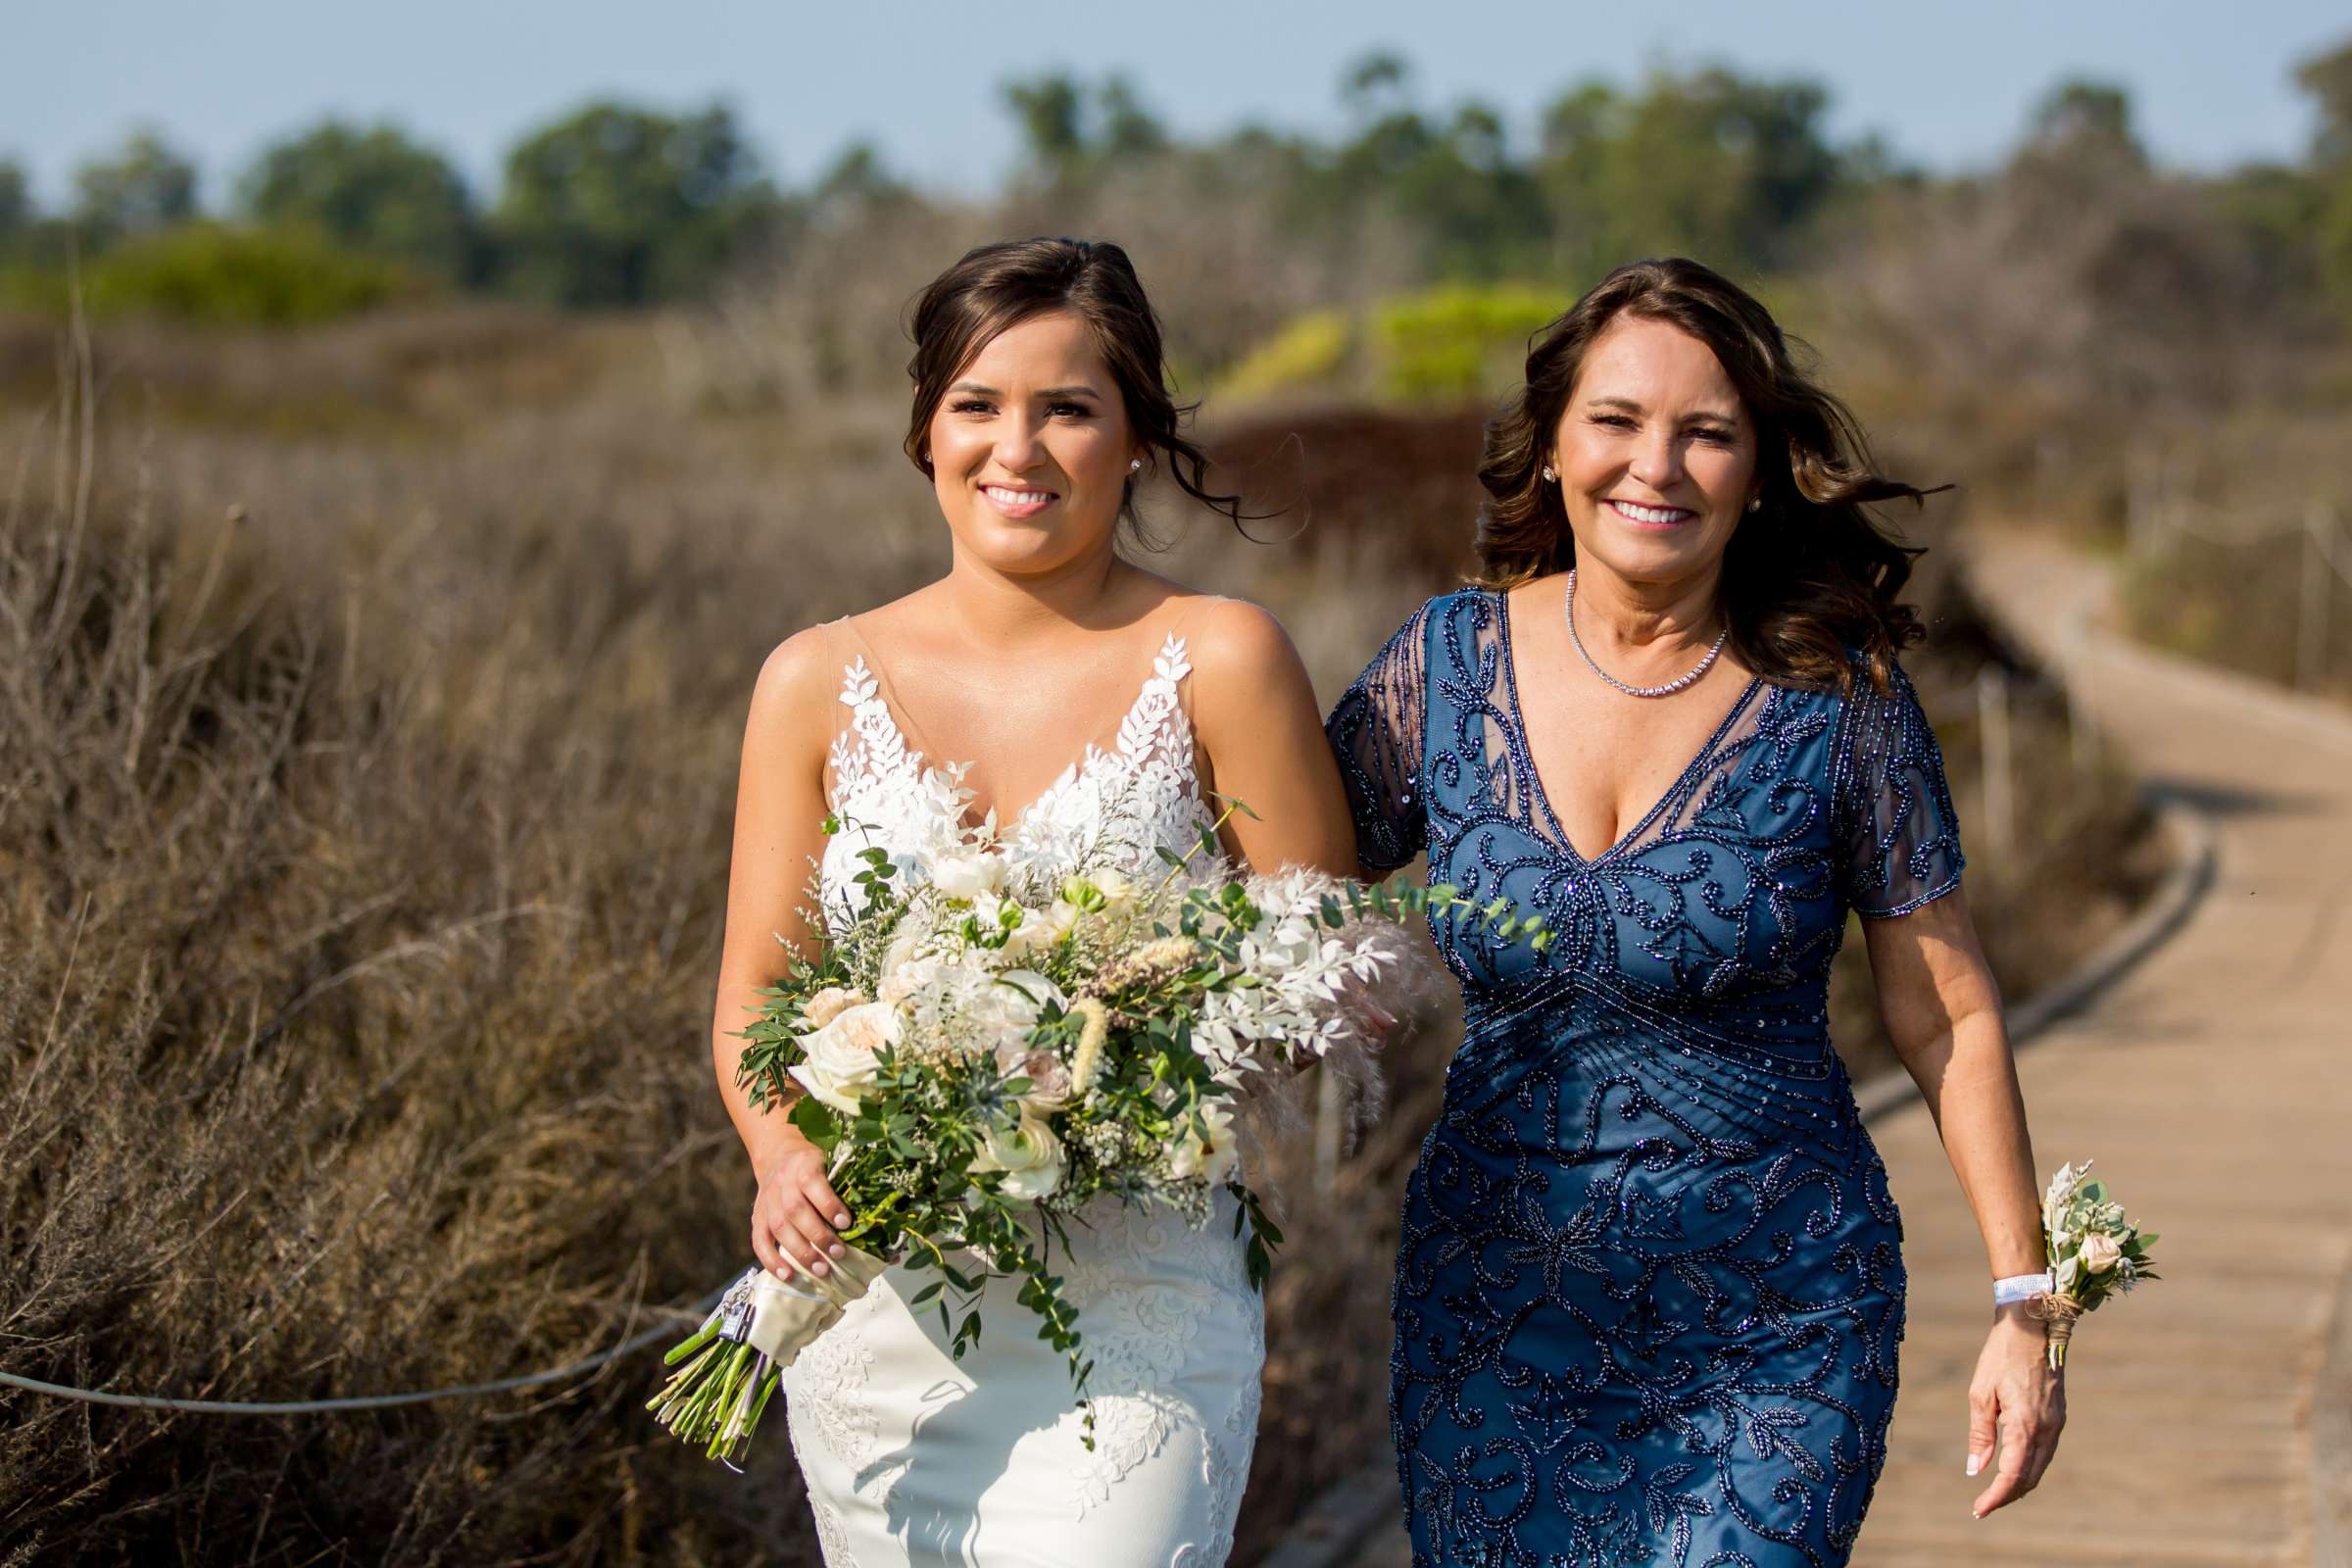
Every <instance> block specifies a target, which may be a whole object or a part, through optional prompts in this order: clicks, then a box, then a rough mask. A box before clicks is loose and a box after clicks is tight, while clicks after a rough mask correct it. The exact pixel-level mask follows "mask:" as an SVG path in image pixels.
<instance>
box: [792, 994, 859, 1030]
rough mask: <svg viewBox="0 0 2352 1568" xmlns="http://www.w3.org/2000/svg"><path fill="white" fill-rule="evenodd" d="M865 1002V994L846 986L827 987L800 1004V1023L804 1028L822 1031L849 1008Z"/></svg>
mask: <svg viewBox="0 0 2352 1568" xmlns="http://www.w3.org/2000/svg"><path fill="white" fill-rule="evenodd" d="M865 1000H866V996H865V993H864V992H862V991H856V990H853V989H851V988H850V987H848V986H827V987H825V989H824V990H822V991H819V992H818V993H817V994H816V995H815V996H813V997H810V998H809V1000H808V1001H807V1002H804V1003H802V1004H801V1023H802V1026H803V1027H804V1028H808V1029H822V1028H823V1027H824V1026H825V1025H827V1024H829V1023H831V1022H832V1021H833V1020H834V1019H835V1018H838V1017H840V1016H841V1015H842V1013H843V1012H845V1011H847V1010H848V1009H849V1008H851V1007H854V1006H856V1005H858V1004H859V1003H861V1002H863V1001H865Z"/></svg>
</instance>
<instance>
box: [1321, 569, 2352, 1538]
mask: <svg viewBox="0 0 2352 1568" xmlns="http://www.w3.org/2000/svg"><path fill="white" fill-rule="evenodd" d="M1976 556H1977V570H1978V580H1979V585H1980V587H1981V588H1982V590H1983V592H1984V596H1985V600H1986V602H1987V603H1988V604H1990V605H1992V606H1994V607H1996V608H1997V609H1998V611H1999V612H2000V613H2001V614H2002V616H2003V618H2004V619H2005V620H2007V621H2008V622H2009V623H2010V624H2011V625H2012V626H2014V627H2015V629H2016V630H2017V632H2018V633H2019V634H2020V635H2021V636H2023V637H2024V638H2025V639H2026V640H2027V641H2028V642H2029V643H2031V644H2033V645H2034V647H2035V650H2036V652H2038V653H2039V654H2041V655H2042V656H2043V657H2044V658H2045V659H2047V660H2049V661H2050V662H2053V663H2054V664H2061V665H2063V666H2064V667H2065V670H2066V673H2067V675H2068V678H2069V681H2070V684H2071V685H2072V686H2073V688H2074V689H2075V690H2076V691H2077V692H2078V694H2079V695H2080V697H2081V698H2082V700H2083V701H2085V702H2087V703H2088V705H2089V706H2090V709H2091V711H2092V712H2093V713H2094V714H2095V717H2096V721H2097V722H2098V724H2099V726H2100V729H2101V731H2102V733H2103V734H2104V735H2105V736H2106V737H2108V740H2109V743H2110V744H2113V745H2116V746H2119V747H2121V748H2123V749H2124V750H2125V751H2126V753H2127V754H2128V755H2129V756H2130V758H2131V760H2132V762H2133V764H2134V766H2135V767H2136V768H2137V769H2138V771H2139V772H2140V773H2141V775H2142V776H2143V777H2145V778H2146V779H2147V780H2148V781H2149V783H2150V784H2151V785H2152V786H2154V787H2156V788H2158V789H2160V790H2165V791H2169V792H2172V793H2174V794H2175V795H2176V796H2177V797H2179V798H2181V799H2184V800H2186V801H2187V802H2188V803H2189V804H2191V805H2192V806H2193V807H2194V808H2195V809H2197V810H2199V811H2200V812H2202V813H2204V814H2205V816H2206V818H2207V819H2208V821H2210V822H2211V823H2212V825H2213V827H2214V829H2215V832H2216V834H2217V846H2216V847H2217V859H2216V867H2215V880H2214V882H2213V885H2212V886H2211V888H2210V889H2209V890H2208V891H2207V892H2206V894H2205V896H2204V897H2203V899H2202V900H2201V901H2199V902H2198V904H2197V905H2196V906H2195V907H2194V908H2193V909H2192V910H2191V911H2190V913H2189V915H2188V917H2187V919H2186V920H2185V921H2184V922H2183V923H2182V924H2181V926H2180V929H2179V930H2178V931H2177V932H2176V933H2175V934H2174V935H2173V936H2172V937H2171V939H2170V940H2169V941H2168V942H2166V943H2165V944H2164V945H2163V946H2162V947H2161V948H2159V949H2158V950H2157V951H2156V952H2155V953H2154V954H2153V955H2152V956H2149V957H2148V958H2147V959H2145V960H2144V961H2143V962H2141V963H2140V964H2139V965H2138V966H2137V967H2136V968H2134V969H2132V970H2131V972H2130V973H2128V974H2127V975H2125V976H2124V977H2123V978H2122V979H2121V980H2119V981H2118V982H2117V983H2116V984H2115V985H2114V986H2112V987H2111V988H2109V989H2108V990H2106V991H2104V992H2102V993H2100V994H2099V996H2098V997H2097V998H2096V1000H2095V1001H2094V1002H2093V1003H2092V1004H2091V1005H2089V1006H2088V1007H2087V1008H2085V1009H2084V1010H2083V1011H2082V1013H2080V1014H2079V1015H2077V1016H2075V1017H2073V1018H2071V1019H2069V1020H2066V1021H2062V1022H2060V1023H2058V1024H2056V1025H2054V1026H2053V1027H2052V1028H2050V1029H2049V1030H2048V1031H2047V1032H2046V1033H2045V1034H2043V1035H2042V1036H2041V1037H2040V1038H2039V1039H2038V1040H2037V1041H2036V1042H2035V1043H2034V1045H2033V1047H2032V1049H2030V1050H2028V1051H2027V1052H2025V1053H2024V1054H2023V1055H2022V1056H2021V1057H2020V1062H2019V1065H2020V1071H2021V1073H2022V1076H2023V1078H2024V1082H2025V1092H2026V1103H2027V1108H2028V1111H2029V1113H2030V1115H2031V1117H2032V1121H2033V1128H2034V1157H2035V1160H2036V1163H2037V1164H2038V1165H2039V1167H2040V1168H2041V1173H2042V1175H2043V1176H2044V1177H2045V1178H2046V1176H2047V1175H2048V1173H2049V1172H2050V1171H2051V1170H2054V1169H2056V1168H2057V1166H2058V1164H2059V1162H2060V1161H2062V1160H2065V1159H2077V1160H2080V1159H2082V1158H2084V1157H2086V1156H2089V1157H2095V1158H2096V1159H2097V1161H2098V1164H2099V1168H2100V1170H2101V1172H2102V1173H2103V1174H2105V1175H2107V1176H2109V1177H2111V1178H2112V1179H2113V1181H2114V1185H2115V1189H2116V1191H2117V1194H2118V1196H2119V1197H2121V1198H2122V1199H2123V1200H2124V1201H2126V1202H2127V1204H2128V1205H2129V1206H2130V1207H2131V1211H2132V1212H2133V1214H2134V1215H2135V1216H2143V1217H2144V1218H2145V1219H2146V1220H2147V1221H2148V1223H2149V1227H2150V1228H2151V1229H2153V1230H2157V1231H2160V1232H2161V1233H2162V1235H2163V1240H2162V1242H2161V1243H2160V1245H2159V1246H2158V1248H2157V1252H2158V1261H2159V1264H2160V1266H2161V1268H2162V1271H2163V1273H2164V1275H2165V1278H2164V1279H2163V1280H2162V1281H2161V1282H2160V1283H2157V1284H2153V1285H2150V1286H2148V1287H2147V1288H2146V1289H2145V1290H2144V1291H2143V1292H2142V1293H2140V1294H2138V1295H2135V1296H2133V1297H2132V1298H2131V1299H2128V1300H2125V1301H2122V1302H2119V1303H2117V1304H2116V1305H2115V1306H2114V1307H2113V1308H2112V1309H2110V1310H2106V1311H2102V1312H2100V1313H2099V1314H2097V1315H2096V1316H2094V1317H2092V1318H2090V1319H2088V1320H2086V1321H2085V1322H2084V1324H2083V1325H2082V1329H2081V1331H2080V1333H2079V1335H2078V1338H2077V1341H2076V1353H2075V1355H2074V1357H2073V1358H2072V1360H2071V1361H2070V1363H2069V1366H2068V1373H2067V1375H2068V1379H2069V1390H2068V1396H2069V1401H2070V1405H2071V1409H2070V1420H2069V1425H2068V1428H2067V1432H2066V1438H2065V1442H2064V1443H2063V1445H2062V1446H2061V1447H2060V1450H2059V1454H2058V1457H2057V1461H2056V1463H2055V1464H2054V1465H2053V1466H2052V1468H2051V1470H2050V1472H2049V1475H2048V1476H2047V1478H2046V1479H2045V1480H2044V1481H2043V1484H2042V1486H2041V1488H2040V1490H2039V1491H2038V1492H2036V1493H2034V1495H2030V1496H2028V1497H2027V1498H2026V1499H2025V1500H2024V1501H2022V1502H2020V1503H2018V1504H2015V1505H2013V1506H2012V1507H2009V1508H2006V1509H2003V1510H2001V1511H2000V1512H1998V1513H1996V1514H1994V1515H1992V1516H1991V1517H1989V1518H1987V1519H1984V1520H1978V1519H1976V1518H1974V1517H1972V1516H1971V1514H1970V1512H1969V1503H1970V1501H1971V1499H1972V1498H1974V1497H1975V1495H1977V1493H1978V1491H1979V1490H1980V1488H1981V1487H1982V1486H1983V1482H1982V1480H1975V1481H1972V1480H1970V1479H1969V1478H1968V1477H1967V1476H1966V1475H1964V1474H1963V1471H1962V1464H1963V1460H1964V1458H1965V1448H1966V1442H1965V1439H1966V1434H1967V1424H1966V1423H1967V1403H1966V1395H1967V1385H1968V1379H1969V1374H1970V1372H1971V1371H1972V1370H1973V1368H1974V1366H1975V1361H1976V1355H1977V1352H1978V1350H1979V1349H1980V1348H1982V1346H1983V1344H1984V1338H1985V1329H1986V1326H1987V1324H1988V1321H1989V1317H1990V1306H1989V1290H1988V1273H1987V1269H1986V1265H1985V1252H1984V1247H1983V1243H1982V1242H1981V1241H1980V1239H1979V1237H1978V1235H1977V1230H1976V1226H1975V1223H1974V1221H1973V1220H1972V1218H1971V1217H1970V1214H1969V1211H1968V1207H1967V1205H1966V1203H1965V1202H1963V1201H1962V1200H1961V1197H1960V1193H1959V1188H1958V1184H1957V1183H1956V1182H1955V1181H1954V1179H1953V1176H1952V1172H1951V1167H1950V1165H1949V1164H1948V1163H1947V1161H1946V1159H1945V1156H1944V1153H1943V1149H1942V1146H1941V1144H1940V1143H1939V1142H1938V1140H1937V1137H1936V1128H1935V1126H1934V1124H1933V1122H1932V1121H1931V1120H1930V1118H1929V1116H1928V1114H1927V1110H1926V1107H1925V1106H1924V1105H1923V1104H1920V1103H1917V1102H1916V1101H1914V1102H1913V1103H1910V1104H1908V1105H1905V1106H1903V1107H1902V1108H1900V1109H1897V1110H1894V1111H1892V1112H1890V1113H1888V1114H1887V1115H1886V1116H1884V1117H1882V1118H1880V1119H1878V1120H1877V1121H1876V1122H1875V1123H1874V1125H1873V1136H1874V1137H1875V1138H1876V1140H1877V1142H1878V1145H1879V1148H1880V1150H1881V1151H1882V1152H1884V1153H1885V1155H1886V1158H1887V1165H1888V1167H1889V1170H1890V1172H1891V1175H1892V1181H1893V1187H1894V1193H1895V1197H1896V1199H1897V1201H1899V1202H1900V1203H1901V1205H1902V1210H1903V1216H1904V1230H1905V1243H1904V1252H1905V1257H1906V1260H1907V1262H1908V1265H1909V1269H1910V1276H1911V1298H1910V1313H1909V1329H1908V1332H1907V1335H1906V1337H1905V1339H1904V1342H1903V1347H1902V1379H1903V1392H1902V1398H1901V1401H1900V1403H1899V1404H1898V1406H1897V1408H1896V1412H1895V1419H1894V1428H1893V1434H1892V1438H1891V1446H1890V1454H1889V1458H1888V1462H1887V1471H1886V1474H1885V1476H1884V1478H1883V1479H1882V1481H1881V1483H1880V1487H1879V1492H1878V1495H1877V1496H1876V1498H1875V1500H1874V1502H1873V1505H1872V1508H1871V1514H1870V1520H1869V1523H1868V1524H1867V1526H1866V1527H1865V1528H1864V1531H1863V1535H1862V1540H1861V1543H1860V1545H1859V1547H1858V1549H1857V1550H1856V1553H1855V1556H1854V1561H1855V1562H1856V1563H1857V1564H1860V1565H1863V1568H1928V1565H1936V1568H1945V1565H1961V1564H1968V1565H1977V1564H1985V1563H1993V1562H2014V1563H2041V1562H2061V1561H2062V1562H2065V1563H2067V1564H2069V1565H2070V1568H2077V1565H2089V1564H2125V1563H2131V1564H2179V1565H2181V1568H2221V1565H2226V1564H2251V1563H2262V1564H2305V1563H2315V1562H2316V1563H2319V1564H2320V1565H2321V1568H2336V1565H2337V1564H2339V1563H2342V1562H2345V1561H2346V1559H2345V1558H2344V1557H2342V1556H2341V1553H2342V1551H2343V1545H2342V1539H2341V1536H2340V1535H2338V1534H2335V1533H2334V1532H2331V1531H2330V1530H2329V1529H2327V1526H2326V1525H2325V1523H2324V1522H2323V1525H2322V1528H2321V1530H2320V1533H2319V1538H2318V1539H2317V1540H2316V1541H2315V1534H2314V1513H2315V1488H2314V1475H2313V1472H2314V1464H2315V1455H2314V1431H2315V1427H2316V1428H2317V1429H2319V1430H2320V1431H2322V1432H2323V1433H2324V1434H2325V1435H2326V1436H2325V1437H2324V1439H2323V1442H2324V1443H2325V1442H2326V1441H2327V1440H2328V1439H2334V1440H2335V1443H2336V1446H2335V1447H2334V1448H2332V1449H2331V1450H2329V1459H2328V1466H2327V1468H2328V1473H2327V1474H2325V1475H2323V1477H2322V1478H2321V1480H2320V1485H2319V1489H2318V1490H2319V1493H2320V1496H2319V1498H2318V1504H2319V1506H2320V1508H2321V1509H2322V1511H2323V1514H2324V1513H2325V1510H2326V1509H2327V1507H2328V1506H2335V1507H2338V1508H2340V1507H2341V1505H2342V1496H2343V1494H2342V1492H2341V1491H2340V1490H2339V1487H2340V1482H2339V1478H2338V1477H2336V1475H2335V1474H2334V1473H2333V1472H2334V1471H2336V1470H2340V1469H2341V1468H2342V1466H2343V1464H2344V1463H2345V1462H2347V1461H2348V1460H2352V1455H2347V1454H2346V1453H2345V1452H2344V1451H2343V1442H2342V1439H2341V1438H2340V1437H2338V1436H2337V1435H2338V1434H2339V1433H2341V1432H2343V1431H2344V1430H2345V1429H2346V1428H2347V1427H2352V1416H2347V1414H2346V1412H2344V1411H2342V1410H2339V1409H2338V1408H2337V1405H2338V1404H2339V1403H2340V1402H2341V1401H2342V1399H2343V1398H2344V1386H2343V1384H2342V1383H2340V1382H2338V1381H2336V1379H2337V1378H2338V1377H2340V1373H2341V1358H2342V1352H2340V1351H2339V1352H2337V1354H2338V1359H2337V1360H2336V1361H2333V1362H2330V1361H2328V1350H2329V1346H2330V1343H2331V1341H2332V1340H2333V1339H2334V1338H2336V1333H2335V1331H2336V1328H2337V1325H2336V1323H2335V1314H2336V1310H2337V1303H2338V1300H2339V1297H2340V1296H2341V1294H2342V1290H2341V1288H2342V1285H2343V1282H2344V1279H2345V1274H2346V1266H2347V1261H2348V1260H2352V1136H2348V1134H2352V917H2347V915H2348V913H2352V911H2347V907H2346V905H2347V901H2348V899H2352V720H2347V719H2346V718H2345V717H2344V716H2343V715H2342V714H2341V713H2340V711H2334V710H2330V709H2328V708H2327V707H2324V706H2322V705H2318V704H2307V703H2301V702H2298V701H2296V700H2295V699H2293V698H2290V697H2286V696H2283V695H2281V694H2278V693H2277V692H2275V691H2273V690H2271V689H2269V688H2265V687H2261V686H2258V685H2256V684H2255V683H2252V682H2247V681H2241V680H2237V679H2234V678H2230V677H2227V676H2222V675H2218V674H2214V673H2211V672H2209V671H2207V670H2205V669H2202V668H2200V667H2197V666H2193V665H2189V664H2185V663H2182V662H2178V661H2173V660H2168V659H2163V658H2159V657H2157V656H2154V655H2151V654H2148V653H2146V652H2144V651H2141V650H2139V649H2136V648H2133V647H2131V646H2129V645H2127V644H2125V643H2123V642H2121V641H2119V640H2117V639H2114V638H2112V637H2109V636H2105V635H2102V634H2100V633H2099V632H2098V631H2096V629H2095V627H2096V624H2097V607H2096V601H2097V599H2098V596H2099V594H2100V593H2101V591H2102V588H2103V583H2102V578H2101V575H2100V573H2099V572H2098V571H2097V570H2096V569H2095V568H2093V567H2090V566H2088V565H2086V564H2083V563H2082V562H2081V561H2079V560H2076V559H2074V558H2071V557H2068V556H2066V555H2065V554H2063V553H2061V552H2058V551H2055V550H2052V549H2051V548H2049V547H2047V546H2045V545H2042V544H2039V543H2037V542H2035V541H2034V540H2032V539H2030V538H2025V537H1999V538H1993V539H1988V540H1986V541H1985V542H1984V544H1983V545H1982V546H1981V547H1980V548H1979V549H1978V551H1977V552H1976ZM2032 804H2033V803H2031V802H2021V803H2020V806H2021V809H2032ZM2323 1363H2327V1365H2326V1367H2325V1369H2324V1365H2323ZM2324 1370H2325V1371H2326V1372H2327V1377H2326V1379H2324V1378H2323V1372H2324ZM2315 1406H2316V1410H2315ZM2315 1415H2316V1420H2315ZM2330 1493H2333V1494H2334V1495H2333V1496H2332V1497H2330V1496H2329V1495H2328V1494H2330ZM1326 1560H1328V1561H1331V1562H1334V1563H1335V1564H1336V1563H1339V1562H1347V1563H1350V1564H1361V1565H1363V1568H1405V1564H1406V1560H1407V1559H1406V1553H1405V1550H1404V1543H1403V1538H1402V1535H1401V1533H1400V1532H1398V1531H1397V1529H1396V1527H1395V1523H1394V1511H1393V1508H1392V1509H1391V1510H1390V1512H1389V1516H1388V1518H1387V1519H1385V1520H1384V1521H1383V1523H1382V1525H1381V1526H1380V1528H1378V1529H1375V1530H1374V1531H1373V1532H1372V1533H1371V1534H1370V1536H1369V1537H1368V1538H1367V1539H1365V1540H1364V1541H1362V1543H1361V1544H1359V1545H1357V1546H1356V1547H1355V1548H1354V1549H1353V1550H1351V1551H1349V1552H1348V1553H1346V1554H1345V1555H1338V1556H1333V1557H1329V1558H1327V1559H1326Z"/></svg>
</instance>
